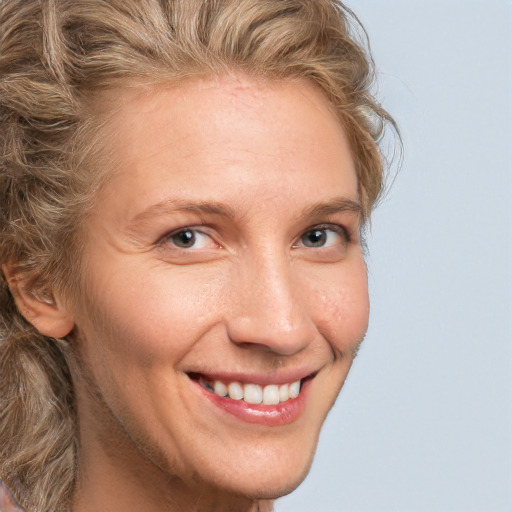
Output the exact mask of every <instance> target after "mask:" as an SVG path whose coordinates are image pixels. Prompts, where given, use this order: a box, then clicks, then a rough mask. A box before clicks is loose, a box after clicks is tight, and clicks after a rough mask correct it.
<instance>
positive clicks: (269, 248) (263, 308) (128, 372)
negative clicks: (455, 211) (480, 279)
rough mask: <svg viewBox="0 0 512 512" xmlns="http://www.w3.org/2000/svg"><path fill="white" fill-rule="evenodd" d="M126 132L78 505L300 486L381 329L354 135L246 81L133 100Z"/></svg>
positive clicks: (90, 246)
mask: <svg viewBox="0 0 512 512" xmlns="http://www.w3.org/2000/svg"><path fill="white" fill-rule="evenodd" d="M110 128H111V130H112V132H113V133H114V134H115V135H114V144H113V147H112V150H111V152H112V156H113V159H114V161H115V163H116V169H115V173H114V175H113V177H112V178H111V179H110V181H109V182H108V183H107V184H106V186H105V187H104V188H103V190H102V191H101V193H100V195H99V197H98V200H97V204H96V206H95V208H94V210H93V213H92V215H91V216H90V218H89V219H88V220H87V225H86V231H87V250H86V253H85V255H84V262H83V264H84V269H85V270H84V276H85V277H84V281H85V282H84V284H85V287H84V289H85V292H84V297H83V300H82V301H81V305H80V306H77V308H76V310H75V311H74V313H73V314H74V321H75V326H76V329H75V336H74V341H73V342H74V344H75V352H76V354H77V363H76V365H75V368H74V379H75V383H76V387H77V398H78V408H79V419H80V432H81V459H80V463H81V473H82V479H81V483H80V486H81V489H82V491H79V493H78V494H77V498H76V506H75V510H81V507H82V508H83V509H85V506H83V504H84V503H85V502H84V499H85V498H84V497H85V496H89V500H94V499H93V498H91V496H94V495H96V496H97V500H98V501H101V503H102V510H108V503H114V501H115V500H117V504H119V503H120V501H122V500H123V499H124V500H128V498H127V496H131V497H130V500H131V501H129V503H130V504H131V506H133V504H134V503H135V502H136V501H137V499H142V498H140V497H141V496H144V500H145V501H144V510H153V509H152V508H151V505H150V501H151V500H153V502H154V505H155V507H154V508H155V510H158V506H160V507H161V508H160V510H163V508H162V503H164V502H165V500H167V502H168V503H171V500H173V503H178V502H179V501H180V500H181V503H182V505H183V503H185V502H187V499H188V498H189V497H190V496H192V497H193V498H194V499H196V500H197V499H199V497H201V499H204V500H207V499H210V501H211V503H213V502H214V501H215V500H216V502H217V503H222V502H225V501H226V500H227V499H228V497H229V496H230V497H231V498H233V497H235V496H245V497H252V498H273V497H277V496H280V495H283V494H286V493H287V492H289V491H291V490H292V489H293V488H295V487H296V486H297V485H298V484H299V483H300V482H301V481H302V479H303V478H304V476H305V474H306V473H307V471H308V468H309V466H310V464H311V460H312V456H313V453H314V450H315V447H316V443H317V438H318V434H319V431H320V427H321V425H322V423H323V421H324V419H325V416H326V414H327V412H328V411H329V409H330V408H331V406H332V405H333V403H334V401H335V399H336V397H337V395H338V393H339V390H340V388H341V386H342V384H343V381H344V379H345V377H346V376H347V373H348V371H349V368H350V365H351V363H352V359H353V352H354V350H355V349H356V347H357V345H358V344H359V343H360V341H361V340H362V338H363V336H364V333H365V331H366V328H367V321H368V295H367V281H366V267H365V263H364V261H363V257H362V253H361V246H360V243H359V232H358V230H359V221H360V215H359V209H360V206H359V203H358V194H357V190H358V187H357V178H356V174H355V170H354V163H353V160H352V157H351V154H350V149H349V146H348V142H347V138H346V136H345V133H344V130H343V128H342V125H341V123H340V122H339V120H338V119H337V117H336V116H335V115H334V114H333V113H332V111H331V109H330V108H329V104H328V102H327V100H326V99H325V98H324V96H323V95H322V93H321V92H319V90H317V89H316V88H315V87H314V86H313V85H311V84H309V83H308V82H305V81H293V82H292V81H283V82H276V83H267V82H256V81H254V80H252V79H249V78H247V77H244V76H242V75H238V76H234V77H233V76H231V77H224V78H216V79H202V80H199V79H198V80H194V81H189V82H185V83H184V84H182V85H179V86H177V87H174V88H170V89H166V90H154V91H153V92H151V93H146V94H144V95H139V96H135V95H133V96H126V97H125V98H124V102H123V106H122V108H121V109H119V111H118V112H117V113H116V114H115V115H114V117H113V119H112V121H111V123H110ZM107 482H108V484H107ZM123 486H124V487H123ZM120 488H124V491H123V492H120V491H116V489H120ZM101 489H107V490H108V492H105V491H102V490H101ZM134 489H136V490H137V493H135V492H133V490H134ZM102 492H103V496H102V497H101V498H100V496H99V495H100V494H101V493H102ZM135 496H139V498H135ZM224 498H225V500H224ZM233 499H234V498H233ZM109 500H110V501H109ZM113 500H114V501H113ZM223 500H224V501H223ZM90 503H91V501H90V502H89V504H90ZM141 503H142V501H141ZM158 503H159V505H158ZM189 503H190V502H189ZM194 503H196V502H195V501H194ZM81 504H82V505H81ZM211 506H212V508H211V510H213V509H214V508H213V505H211ZM112 509H115V507H114V506H113V507H112ZM169 510H172V507H171V505H169ZM187 510H188V508H187ZM194 510H195V509H194ZM215 510H217V509H215ZM219 510H221V507H220V505H219ZM240 510H241V508H240Z"/></svg>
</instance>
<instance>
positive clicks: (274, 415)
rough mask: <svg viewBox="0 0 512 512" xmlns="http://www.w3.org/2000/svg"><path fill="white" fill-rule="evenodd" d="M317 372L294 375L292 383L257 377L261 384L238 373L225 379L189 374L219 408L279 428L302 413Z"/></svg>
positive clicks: (252, 421)
mask: <svg viewBox="0 0 512 512" xmlns="http://www.w3.org/2000/svg"><path fill="white" fill-rule="evenodd" d="M316 373H317V372H314V373H310V374H307V373H306V376H305V377H302V378H300V379H297V377H298V375H296V376H295V377H292V379H293V378H295V379H296V380H292V379H290V382H285V381H283V380H280V382H279V381H277V382H265V380H267V379H265V378H261V377H260V378H259V379H254V380H260V383H257V382H254V381H252V379H250V380H249V378H248V379H247V381H245V379H241V378H239V377H238V378H237V377H235V376H233V377H231V378H230V377H224V378H223V377H222V376H221V375H217V376H215V377H214V376H206V375H204V374H198V373H191V374H190V373H189V374H188V377H189V378H190V380H191V381H192V382H193V383H194V384H195V386H196V389H197V390H198V391H200V395H202V396H203V397H204V398H206V399H207V400H208V402H210V403H211V404H212V405H214V406H215V409H217V410H221V411H223V412H224V413H228V414H229V415H230V416H235V417H236V418H238V419H239V420H242V421H243V422H246V423H253V424H254V423H256V424H260V425H265V426H268V427H276V426H283V425H287V424H289V423H293V422H295V421H296V420H298V419H299V418H300V417H301V416H302V413H303V412H304V409H305V407H306V401H307V396H308V394H309V388H310V385H311V383H312V381H313V380H314V377H315V376H316ZM303 375H304V373H303ZM251 381H252V382H251ZM262 381H263V382H262Z"/></svg>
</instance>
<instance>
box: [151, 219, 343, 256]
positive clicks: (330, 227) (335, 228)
mask: <svg viewBox="0 0 512 512" xmlns="http://www.w3.org/2000/svg"><path fill="white" fill-rule="evenodd" d="M315 230H317V231H324V232H326V231H331V232H333V233H336V234H337V235H339V236H341V237H342V239H343V241H344V242H345V243H346V244H347V245H348V244H349V243H351V242H352V236H351V234H350V231H349V230H348V229H347V228H346V227H344V226H342V225H340V224H317V225H314V226H311V227H309V228H308V229H306V230H305V231H303V232H302V234H301V235H300V236H299V238H298V240H297V242H295V243H294V244H293V245H292V247H293V248H299V247H301V246H300V245H299V243H300V242H301V241H303V239H304V237H305V236H306V235H308V234H310V233H312V232H314V231H315ZM187 232H189V233H192V234H193V235H194V237H191V239H192V240H193V241H194V242H195V237H197V235H198V234H199V235H200V236H205V237H209V238H210V239H211V240H212V242H214V243H215V244H216V245H219V244H217V242H215V240H214V239H213V238H212V237H211V236H210V235H209V234H208V233H207V232H205V231H204V228H203V229H201V228H200V227H194V226H185V227H182V228H179V229H176V230H174V231H172V232H171V233H168V234H166V235H165V236H163V237H162V238H161V239H160V240H159V242H158V245H159V246H162V245H165V244H166V243H168V242H172V241H173V238H175V237H177V236H178V235H180V234H182V233H187ZM174 246H175V248H176V249H178V250H183V251H187V250H189V249H192V247H190V248H189V247H180V246H178V245H176V244H175V245H174ZM302 247H306V248H311V249H315V248H316V249H324V248H325V247H324V246H320V247H310V246H307V245H305V244H304V243H302ZM327 248H329V247H327Z"/></svg>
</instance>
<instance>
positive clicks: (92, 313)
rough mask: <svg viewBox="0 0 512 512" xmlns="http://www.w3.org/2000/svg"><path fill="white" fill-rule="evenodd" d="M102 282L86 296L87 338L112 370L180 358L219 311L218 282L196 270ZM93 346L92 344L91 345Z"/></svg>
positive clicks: (134, 276) (171, 361)
mask: <svg viewBox="0 0 512 512" xmlns="http://www.w3.org/2000/svg"><path fill="white" fill-rule="evenodd" d="M126 276H131V281H128V280H126V279H124V280H123V281H120V280H119V281H118V280H116V279H115V278H112V279H108V280H104V281H103V285H102V286H97V287H95V290H94V292H93V293H92V294H91V296H90V297H89V298H88V300H87V302H88V304H87V306H86V310H87V312H86V314H87V316H88V317H90V318H93V319H94V320H93V322H87V323H88V326H89V332H88V333H87V334H88V335H87V339H89V340H97V343H95V352H96V354H99V353H101V355H100V357H107V358H109V359H110V358H112V359H115V361H116V366H119V365H123V366H125V365H130V364H131V365H139V364H140V363H141V362H143V364H142V366H144V367H148V368H149V367H152V366H153V365H154V364H158V363H165V364H169V363H175V362H177V361H179V360H181V359H182V358H183V357H184V356H185V355H186V354H187V352H188V351H189V350H190V348H191V346H193V345H194V343H195V342H196V341H197V340H198V339H199V338H200V337H201V335H202V334H203V333H204V332H205V331H206V330H207V329H208V326H209V325H210V324H211V322H212V315H215V312H216V311H218V310H220V309H221V308H222V297H223V294H222V283H221V280H220V279H219V278H212V276H211V274H209V275H208V276H205V275H203V273H201V272H190V271H188V272H186V271H182V272H173V273H170V272H161V273H155V274H154V277H153V278H148V276H151V274H150V273H146V274H145V277H144V279H142V278H137V277H136V276H137V274H136V273H135V272H133V273H127V274H126V275H125V277H126ZM93 343H94V342H93Z"/></svg>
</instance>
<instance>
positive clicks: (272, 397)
mask: <svg viewBox="0 0 512 512" xmlns="http://www.w3.org/2000/svg"><path fill="white" fill-rule="evenodd" d="M283 402H285V400H283ZM263 403H264V404H265V405H276V404H278V403H279V387H278V386H273V385H270V386H265V387H264V388H263Z"/></svg>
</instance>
